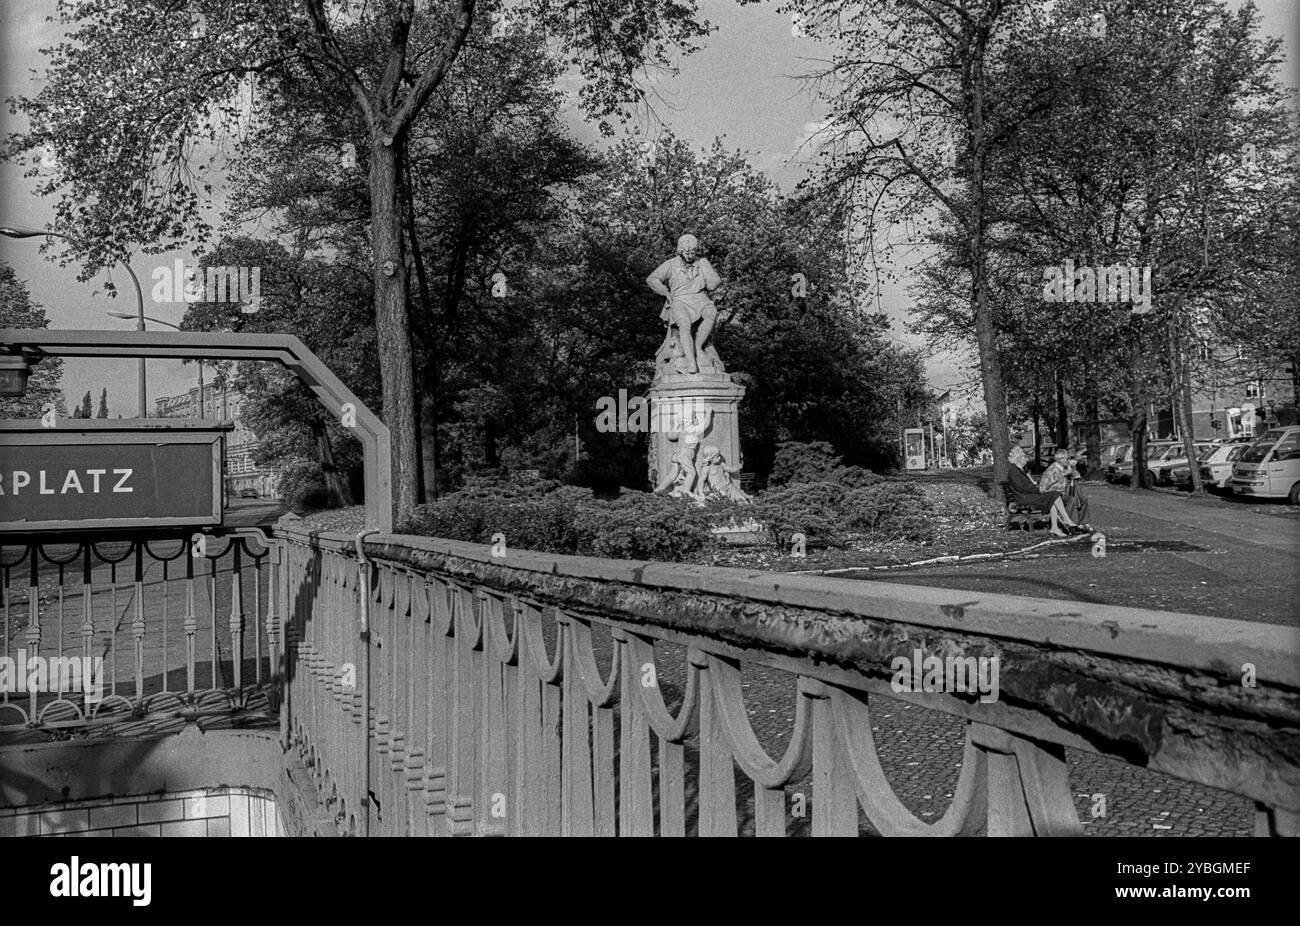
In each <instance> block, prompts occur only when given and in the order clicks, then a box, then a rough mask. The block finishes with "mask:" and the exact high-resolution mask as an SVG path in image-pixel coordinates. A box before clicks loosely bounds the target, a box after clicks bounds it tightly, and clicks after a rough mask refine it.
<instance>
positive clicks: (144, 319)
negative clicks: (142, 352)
mask: <svg viewBox="0 0 1300 926" xmlns="http://www.w3.org/2000/svg"><path fill="white" fill-rule="evenodd" d="M107 314H108V315H111V316H112V317H113V318H125V319H127V320H130V319H132V318H134V317H135V316H133V315H128V314H127V313H126V312H109V313H107ZM140 318H141V319H142V321H141V324H143V323H144V322H147V321H148V322H153V323H154V324H155V325H166V326H167V327H168V328H175V329H176V330H177V331H181V330H183V329H182V328H181V326H180V325H176V324H173V323H172V322H165V321H163V320H162V319H161V318H154V317H153V316H152V315H141V316H140ZM140 330H141V331H143V330H144V329H143V328H141V329H140ZM140 362H141V363H144V361H143V360H141V361H140ZM198 365H199V413H198V414H197V415H196V416H195V417H196V418H202V417H203V415H204V410H205V408H206V406H205V405H204V404H203V361H202V360H201V359H200V360H199V361H198ZM140 417H142V418H143V417H144V416H143V415H141V416H140Z"/></svg>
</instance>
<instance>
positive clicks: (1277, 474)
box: [1228, 426, 1300, 505]
mask: <svg viewBox="0 0 1300 926" xmlns="http://www.w3.org/2000/svg"><path fill="white" fill-rule="evenodd" d="M1228 487H1229V488H1230V489H1232V491H1233V493H1234V494H1236V495H1253V496H1256V497H1258V498H1285V499H1286V500H1287V502H1288V503H1289V504H1292V505H1300V426H1293V427H1289V428H1273V429H1271V430H1269V431H1265V432H1264V434H1263V435H1262V436H1261V437H1260V438H1259V439H1258V440H1256V441H1255V442H1254V443H1253V444H1251V445H1250V446H1249V447H1247V448H1246V452H1245V453H1243V454H1242V455H1241V457H1240V458H1239V459H1238V460H1237V462H1236V463H1234V464H1233V465H1232V479H1230V480H1229V481H1228Z"/></svg>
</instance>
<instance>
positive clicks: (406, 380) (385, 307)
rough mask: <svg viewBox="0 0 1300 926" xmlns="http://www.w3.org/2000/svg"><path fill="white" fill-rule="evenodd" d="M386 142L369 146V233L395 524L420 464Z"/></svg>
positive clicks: (392, 163) (412, 492)
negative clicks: (390, 459)
mask: <svg viewBox="0 0 1300 926" xmlns="http://www.w3.org/2000/svg"><path fill="white" fill-rule="evenodd" d="M387 140H388V142H389V143H388V144H385V143H384V141H385V139H384V138H383V137H381V136H380V135H379V133H376V134H375V137H374V139H373V142H372V144H371V148H370V203H371V210H372V211H371V217H370V229H371V240H372V241H373V243H374V252H375V253H374V263H375V267H374V274H375V275H374V279H375V340H376V344H377V346H378V349H379V356H380V358H381V361H382V362H381V363H380V364H379V375H380V380H381V382H382V385H383V390H384V422H385V424H387V425H388V429H389V431H390V432H391V434H392V438H393V515H394V519H395V520H400V519H401V518H403V517H405V516H406V515H408V514H410V512H411V511H412V510H413V509H414V508H415V506H416V504H417V496H418V491H417V486H418V484H419V476H420V470H419V465H420V464H419V458H418V456H417V450H416V438H415V424H416V415H415V378H414V377H415V371H414V367H413V363H412V357H411V331H410V320H409V318H408V316H407V311H406V300H407V290H408V282H407V276H406V267H405V262H404V261H403V259H402V218H401V210H400V205H401V199H400V191H399V188H398V183H397V146H398V145H400V144H401V143H402V142H401V140H400V139H391V138H390V139H387Z"/></svg>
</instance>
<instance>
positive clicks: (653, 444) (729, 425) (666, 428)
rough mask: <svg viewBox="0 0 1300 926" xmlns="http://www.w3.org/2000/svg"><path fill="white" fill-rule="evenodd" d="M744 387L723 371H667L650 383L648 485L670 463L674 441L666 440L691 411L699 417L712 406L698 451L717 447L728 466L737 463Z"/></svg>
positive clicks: (688, 419) (688, 417) (654, 481)
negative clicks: (709, 418) (708, 423)
mask: <svg viewBox="0 0 1300 926" xmlns="http://www.w3.org/2000/svg"><path fill="white" fill-rule="evenodd" d="M744 395H745V387H744V386H738V385H736V384H735V383H733V382H732V381H731V377H730V376H729V375H727V374H726V373H667V374H664V375H661V376H660V377H659V378H657V379H656V380H655V381H654V384H653V385H651V387H650V460H649V467H650V485H651V487H652V488H653V487H654V486H655V485H657V484H658V482H659V478H660V476H661V475H662V474H663V473H664V471H665V469H666V468H668V467H670V466H671V463H670V461H671V460H672V456H673V454H674V453H675V452H676V450H677V442H676V441H672V440H669V439H668V438H669V436H670V435H676V434H677V433H678V432H679V431H681V430H682V426H683V424H685V423H689V422H690V420H691V415H692V413H694V414H696V415H698V416H699V417H700V419H701V420H702V419H703V418H704V414H705V412H706V411H707V410H709V409H712V410H713V423H712V424H711V425H710V427H709V430H707V431H705V432H704V437H703V438H702V439H701V440H700V451H701V453H702V452H703V449H704V448H705V447H717V448H718V449H719V450H720V451H722V456H723V458H724V460H725V461H726V463H727V465H729V466H740V465H741V463H742V462H743V459H742V457H741V455H740V413H739V406H740V400H741V399H742V398H743V397H744Z"/></svg>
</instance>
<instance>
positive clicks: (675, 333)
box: [646, 235, 725, 374]
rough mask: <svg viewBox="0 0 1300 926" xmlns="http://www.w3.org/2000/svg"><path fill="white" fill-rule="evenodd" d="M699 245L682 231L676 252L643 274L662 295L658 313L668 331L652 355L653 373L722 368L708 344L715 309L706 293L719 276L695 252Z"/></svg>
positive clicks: (719, 282) (692, 237) (715, 312)
mask: <svg viewBox="0 0 1300 926" xmlns="http://www.w3.org/2000/svg"><path fill="white" fill-rule="evenodd" d="M699 246H700V243H699V241H697V240H696V238H695V236H694V235H682V237H681V238H680V239H678V241H677V256H676V257H673V258H670V259H668V260H666V261H664V262H663V263H662V264H660V265H659V266H658V267H656V268H655V271H654V272H653V273H652V274H650V276H649V277H647V278H646V285H648V286H649V287H650V288H651V289H652V290H654V291H655V292H656V293H658V294H659V295H661V296H663V297H664V299H665V303H664V308H663V311H662V312H660V313H659V317H660V318H661V319H663V320H664V321H665V322H666V323H667V324H668V335H667V337H666V338H665V341H664V345H663V347H661V348H659V353H658V354H657V355H656V358H655V359H656V361H658V362H657V363H656V374H658V373H660V372H662V371H663V370H664V369H665V367H667V368H668V369H671V371H672V372H674V373H699V372H700V370H701V368H707V371H708V372H717V373H722V372H725V370H723V369H722V361H721V360H720V359H719V358H718V354H717V351H715V350H713V348H712V346H711V345H710V344H709V336H710V335H711V334H712V333H713V325H714V322H716V321H717V318H718V309H717V306H715V305H714V304H713V300H712V299H710V298H709V295H708V294H709V293H710V292H712V291H713V290H715V289H717V288H718V287H719V286H721V285H722V279H721V277H719V276H718V274H717V271H715V270H714V269H713V265H712V264H710V263H709V261H708V259H707V258H704V257H700V256H698V255H699ZM697 325H698V327H696V326H697ZM674 342H675V346H674Z"/></svg>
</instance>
